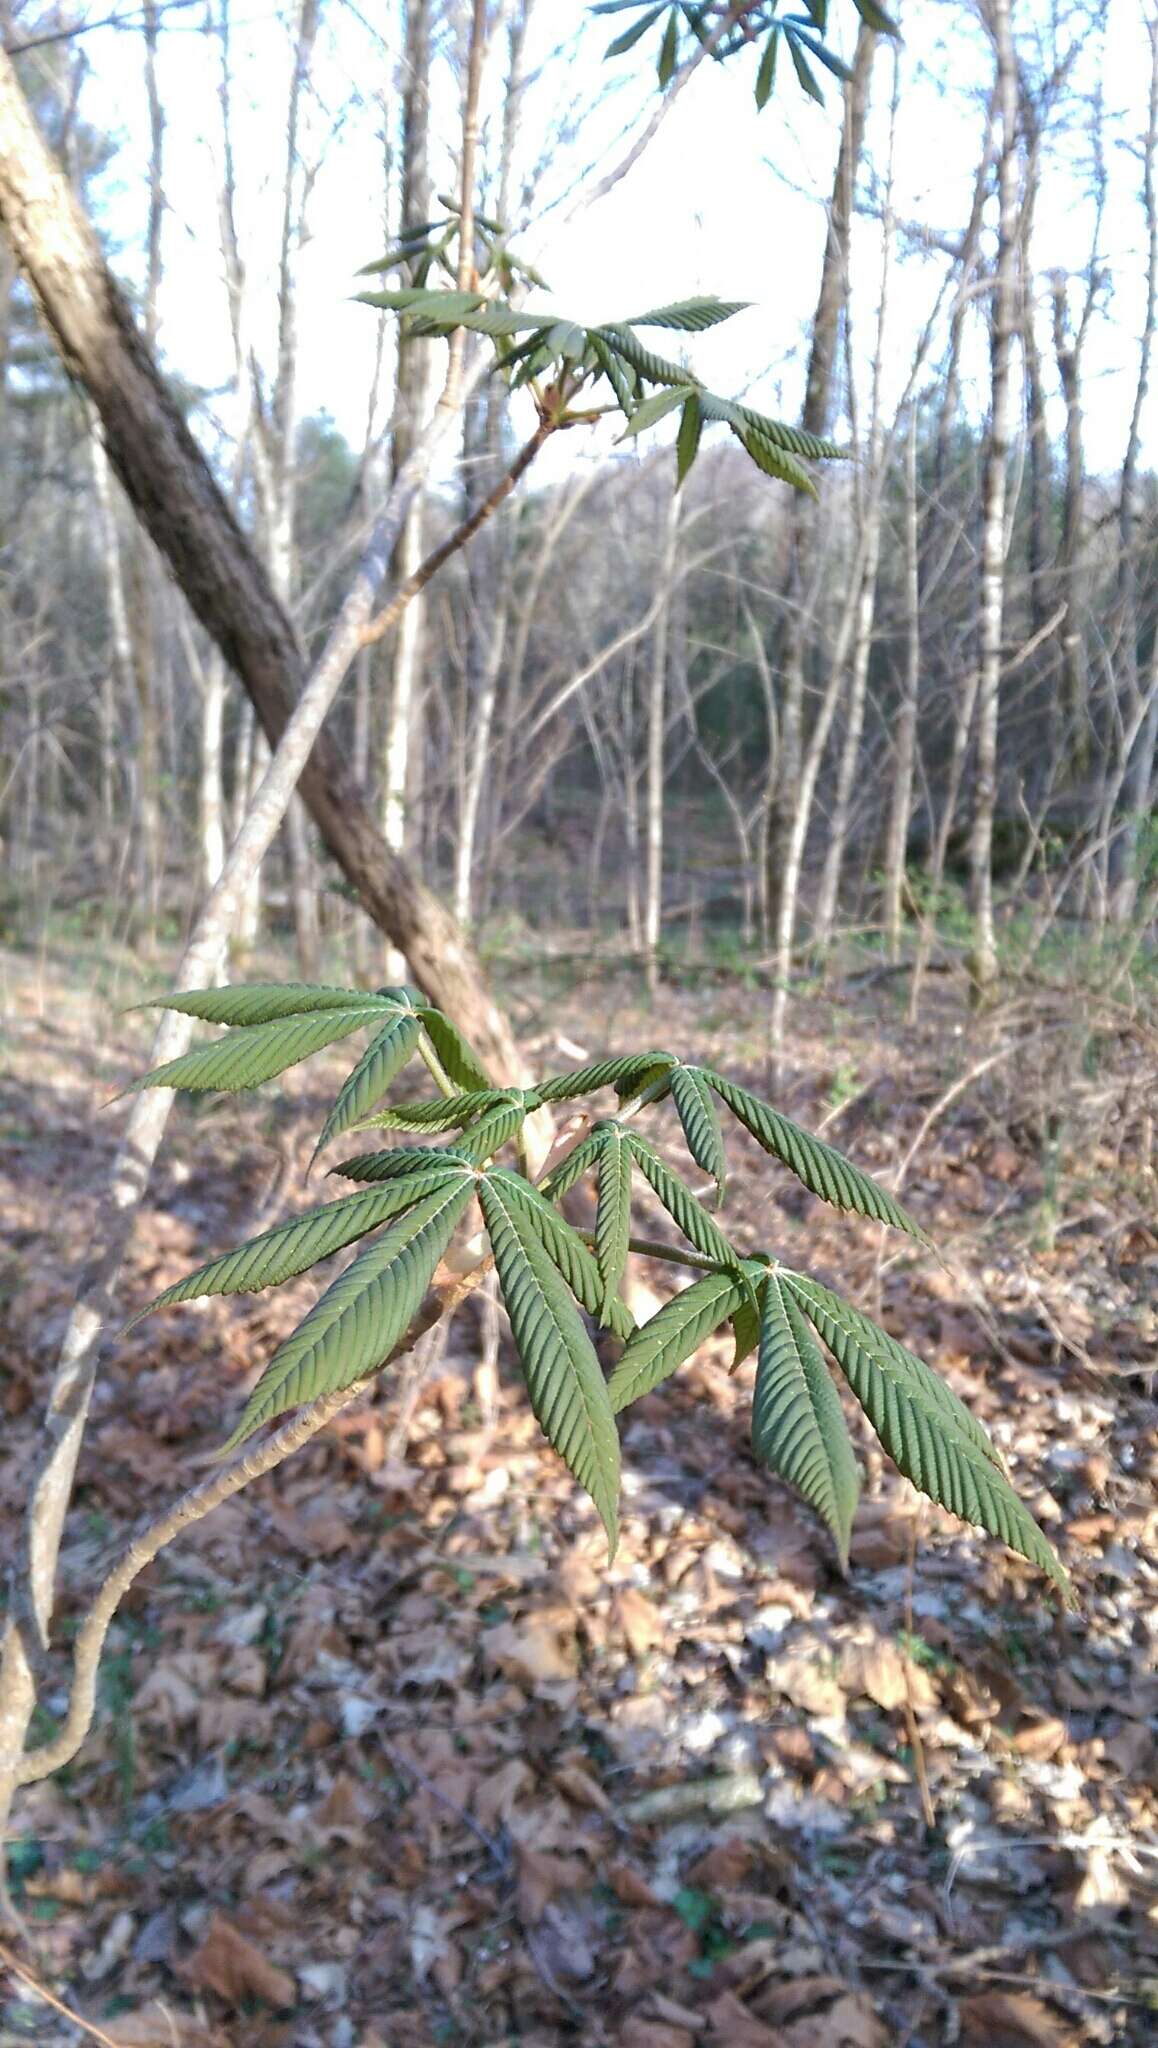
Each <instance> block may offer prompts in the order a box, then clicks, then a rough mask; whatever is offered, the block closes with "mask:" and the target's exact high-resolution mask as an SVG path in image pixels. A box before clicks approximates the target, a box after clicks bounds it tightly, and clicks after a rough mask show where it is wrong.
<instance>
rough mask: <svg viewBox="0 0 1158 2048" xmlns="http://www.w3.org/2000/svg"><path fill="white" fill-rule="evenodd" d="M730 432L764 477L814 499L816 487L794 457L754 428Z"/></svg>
mask: <svg viewBox="0 0 1158 2048" xmlns="http://www.w3.org/2000/svg"><path fill="white" fill-rule="evenodd" d="M732 431H733V433H734V434H735V436H736V439H737V441H739V443H740V445H741V447H742V448H743V449H744V451H745V453H746V454H748V455H750V456H751V458H752V460H753V462H754V463H755V465H756V467H757V469H762V470H763V472H764V474H765V476H771V477H775V478H776V481H777V483H781V484H791V486H792V489H793V490H794V491H804V492H805V493H806V494H807V495H808V497H810V498H815V497H816V495H817V491H816V485H815V483H814V482H813V480H812V478H811V477H810V476H809V474H808V471H807V470H806V469H805V467H804V464H803V463H802V462H798V461H797V459H796V457H795V455H789V454H788V452H787V450H786V449H784V448H777V447H776V446H775V445H774V444H773V443H772V442H771V441H766V440H765V439H764V436H763V435H762V434H758V433H757V432H756V430H755V428H754V427H734V428H733V429H732Z"/></svg>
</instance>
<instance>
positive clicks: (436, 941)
mask: <svg viewBox="0 0 1158 2048" xmlns="http://www.w3.org/2000/svg"><path fill="white" fill-rule="evenodd" d="M0 222H2V224H3V227H4V230H5V232H6V233H7V235H8V236H9V237H10V239H11V242H12V244H13V247H14V249H15V252H16V255H17V259H18V261H19V263H20V265H21V267H22V269H23V270H24V272H25V274H26V276H27V277H28V280H29V282H30V284H31V286H32V289H33V292H34V295H35V297H36V300H37V303H38V305H39V307H40V310H41V314H42V317H43V318H44V321H45V323H46V325H47V326H48V328H49V329H50V331H51V333H52V334H53V336H54V338H55V340H56V343H57V346H58V348H59V349H60V352H61V355H62V357H63V359H64V361H65V363H66V365H67V367H68V369H69V371H70V373H71V374H72V375H73V376H74V377H75V378H76V379H77V381H78V382H79V383H80V384H82V385H83V386H84V388H85V389H86V390H87V391H88V392H89V395H90V396H91V398H92V400H93V402H94V403H95V405H96V406H97V409H98V411H99V412H100V415H101V419H102V421H103V424H104V431H105V443H106V447H107V449H108V453H109V459H110V462H111V463H112V465H113V467H114V468H115V469H116V471H117V474H118V476H119V477H120V479H121V482H122V484H123V485H124V488H125V490H126V492H127V494H128V496H129V499H130V501H131V503H132V504H133V506H134V508H135V509H136V512H137V515H138V517H139V518H140V519H141V521H142V523H143V524H144V525H145V527H146V528H147V529H148V531H149V533H150V534H151V536H152V538H153V540H154V542H155V543H156V545H157V547H158V548H159V549H160V550H161V552H162V553H163V554H164V555H165V556H166V558H167V559H168V561H169V563H170V566H171V568H172V570H173V573H174V576H175V577H176V579H177V582H178V583H179V584H180V586H181V588H182V590H183V591H184V592H185V595H186V597H187V598H188V600H189V602H190V604H191V606H192V608H193V611H194V612H195V613H196V615H197V617H198V618H200V620H201V622H202V624H203V625H204V626H205V628H206V630H207V632H208V633H209V634H210V635H211V637H212V638H213V639H214V640H215V641H216V642H217V644H218V646H219V647H220V648H221V650H222V652H223V654H224V655H225V658H226V660H227V661H228V662H229V663H230V665H231V666H232V667H233V668H234V669H235V670H236V672H237V674H238V675H239V676H240V677H241V680H242V682H243V683H244V685H245V688H246V690H247V691H248V693H249V695H250V696H251V698H252V699H253V702H254V704H255V706H256V708H257V711H258V715H259V717H260V718H261V720H262V723H263V725H264V727H265V729H266V732H267V734H268V735H269V737H270V738H271V740H273V741H274V742H275V743H276V741H277V740H278V739H279V738H280V736H281V734H282V732H283V731H284V730H285V728H286V724H287V722H288V719H289V715H290V712H291V709H292V707H293V704H294V701H295V699H296V697H297V695H298V694H299V692H300V689H301V685H302V681H303V677H304V662H303V659H302V654H301V650H300V648H299V646H298V643H297V640H296V638H295V635H294V632H293V628H292V626H291V625H290V622H289V620H288V619H287V617H286V614H285V611H284V608H283V607H282V606H281V605H280V604H279V602H278V600H277V597H276V594H275V593H274V592H273V590H272V589H271V587H270V584H269V579H268V577H267V576H266V575H265V573H264V571H263V570H262V568H261V565H260V564H259V563H258V561H257V560H256V558H255V556H254V553H253V550H252V549H251V547H250V546H249V543H248V542H247V540H246V538H245V536H244V534H243V533H242V531H241V529H240V527H239V526H238V524H237V521H236V519H235V518H234V516H233V514H232V512H231V511H230V509H229V507H228V505H227V504H226V502H225V499H224V498H223V496H222V494H221V491H220V489H219V488H218V485H217V483H216V481H215V479H214V478H213V475H212V473H211V471H210V469H209V467H208V465H207V463H206V461H205V458H204V456H203V455H202V453H201V450H200V449H199V448H198V446H197V443H196V442H195V440H194V439H193V436H192V434H191V433H190V431H189V428H188V426H187V424H186V422H185V419H184V417H183V415H182V413H181V411H180V409H179V408H178V407H177V406H176V405H175V404H174V402H173V400H172V398H171V397H170V395H169V393H168V391H167V390H166V387H165V385H164V383H163V381H162V379H161V377H160V375H159V373H158V371H157V369H156V366H155V364H154V362H153V360H152V358H151V356H150V355H149V352H148V350H147V349H146V348H145V346H144V344H143V342H142V340H141V337H140V335H139V333H138V332H137V329H136V327H135V325H134V322H133V319H132V315H131V313H130V312H129V309H128V307H127V305H126V304H125V301H124V298H123V295H122V294H121V292H120V290H119V288H118V286H117V285H116V283H115V281H114V280H113V278H112V277H111V276H110V274H109V272H108V269H107V267H106V265H105V263H104V260H103V258H102V256H101V253H100V250H99V247H98V245H97V243H96V240H95V237H94V236H93V234H92V230H91V229H90V228H89V226H88V224H87V222H86V221H85V220H84V217H83V215H82V214H81V213H80V211H79V209H78V207H77V205H76V202H75V200H74V198H73V196H72V193H71V192H70V190H69V188H68V185H67V183H66V181H65V180H64V179H63V178H62V176H61V174H60V172H59V170H58V169H57V168H56V166H55V164H54V163H53V161H52V158H51V156H50V155H49V152H48V150H47V149H46V147H45V144H44V141H43V138H42V137H41V135H40V133H39V130H38V129H37V127H36V124H35V122H34V121H33V119H32V117H31V115H30V113H29V110H28V106H27V103H26V102H25V100H24V96H23V94H22V93H21V91H20V87H19V83H18V81H17V79H16V76H15V73H14V71H13V68H12V65H11V62H10V60H9V59H8V58H7V57H6V56H4V55H3V53H0ZM456 410H457V398H456V399H454V400H451V401H448V403H447V405H446V406H445V407H444V408H443V409H442V412H441V413H440V418H441V419H442V420H443V423H444V426H445V422H446V420H447V419H448V417H453V415H454V413H455V411H456ZM440 431H441V430H440ZM434 445H435V444H434V442H433V441H432V440H427V441H426V442H425V443H424V444H423V446H422V448H421V449H419V450H416V452H415V457H414V458H413V459H412V465H408V466H407V470H406V472H404V475H403V477H401V478H399V480H398V484H397V485H396V487H395V491H394V492H393V493H392V496H391V500H390V504H389V507H388V508H387V511H386V512H384V513H383V516H382V518H381V519H380V521H379V522H378V526H377V528H376V530H375V533H374V535H373V536H372V538H371V541H370V543H369V544H368V546H367V549H366V551H365V553H364V556H363V565H362V567H361V569H360V570H359V573H358V576H357V578H356V579H355V584H354V588H353V589H352V591H351V597H350V599H349V600H348V604H352V603H353V600H354V592H355V591H356V592H357V602H358V607H359V608H360V612H361V618H362V619H363V620H364V619H368V617H369V615H370V612H371V610H372V608H373V604H374V600H375V595H376V591H377V587H378V584H379V583H380V581H381V578H382V575H383V573H384V567H385V560H386V559H387V558H385V557H383V556H382V553H381V549H382V546H383V544H384V543H388V544H389V545H390V546H391V547H392V545H393V542H394V539H395V523H396V515H397V508H398V507H399V506H400V505H408V504H409V502H410V498H411V494H412V492H413V491H414V490H415V489H416V488H417V486H418V483H419V481H420V479H421V477H422V476H423V475H424V474H425V472H426V469H427V467H428V465H429V462H430V459H431V454H432V450H433V446H434ZM347 616H349V614H348V613H347ZM351 651H353V650H351ZM301 788H302V794H303V796H304V798H305V800H306V803H307V805H308V807H309V810H310V813H311V815H312V817H313V819H314V822H315V824H316V825H317V827H318V830H319V832H320V833H321V835H322V839H323V841H324V842H325V844H326V845H327V846H328V847H329V849H330V851H331V853H332V854H333V855H334V857H335V859H336V860H337V861H338V862H339V865H340V866H341V867H342V869H343V871H344V872H345V874H346V876H347V879H348V880H349V881H350V883H351V884H352V886H353V887H354V889H355V890H356V891H357V893H358V895H359V896H360V898H361V900H362V902H363V904H364V905H365V907H366V909H367V910H368V911H369V913H370V915H371V916H372V917H373V918H374V920H375V922H376V923H377V924H379V926H380V927H381V928H382V930H383V931H385V932H386V933H387V934H388V936H390V937H391V938H392V939H393V941H394V943H395V944H396V945H398V946H399V948H400V950H401V951H402V952H404V954H405V955H406V958H407V960H408V961H409V963H410V968H411V972H412V974H413V977H414V979H415V980H416V981H417V982H418V983H419V984H420V985H421V986H422V987H423V988H424V989H425V990H426V992H427V993H428V995H429V996H430V997H431V999H432V1001H434V1002H436V1003H438V1004H439V1006H440V1007H441V1008H443V1009H445V1010H447V1011H449V1012H450V1013H451V1014H452V1015H454V1016H455V1017H456V1018H457V1020H458V1022H459V1023H460V1024H461V1025H462V1027H463V1028H464V1029H465V1030H466V1031H467V1033H468V1034H469V1035H470V1037H471V1038H472V1040H473V1041H474V1043H475V1044H476V1045H477V1046H478V1048H479V1051H480V1053H481V1055H482V1057H483V1058H484V1059H485V1060H486V1061H487V1062H488V1064H489V1065H490V1067H491V1069H492V1071H493V1072H494V1073H495V1074H496V1075H497V1076H499V1077H505V1078H507V1079H512V1080H513V1079H516V1078H517V1077H518V1076H519V1075H521V1074H522V1072H523V1067H522V1063H521V1061H520V1059H519V1057H518V1053H517V1051H516V1048H515V1045H514V1041H513V1039H512V1037H511V1034H510V1030H509V1027H508V1025H507V1023H506V1021H505V1019H504V1018H503V1017H502V1015H501V1013H500V1012H499V1010H498V1009H497V1008H496V1007H495V1005H494V1003H493V1002H492V1001H491V999H490V997H489V995H488V994H487V993H486V990H485V986H484V984H483V981H482V977H481V974H480V972H479V969H478V966H477V964H476V962H475V959H474V957H473V954H472V953H471V951H470V949H469V947H468V946H467V944H466V942H465V941H464V939H463V935H462V933H461V932H460V931H459V929H458V926H457V925H456V924H455V922H454V920H453V918H452V917H451V916H450V915H449V913H448V912H447V910H446V909H445V908H444V907H443V905H442V904H441V903H440V902H439V901H438V899H437V898H436V897H434V896H433V895H432V894H431V893H430V891H429V890H427V889H425V888H424V887H423V886H422V884H421V882H420V881H419V880H418V878H417V877H416V876H415V875H414V874H413V873H412V871H411V870H410V869H409V867H408V866H407V865H406V863H405V862H404V861H402V860H401V859H400V858H399V856H398V855H397V854H396V853H395V852H394V850H393V849H392V848H390V847H388V846H387V845H386V844H385V842H384V841H383V839H382V837H381V835H380V834H379V832H378V831H377V830H376V829H375V827H374V824H373V821H372V819H371V818H370V816H369V814H368V812H367V809H366V806H365V803H364V802H363V800H362V798H361V794H360V792H359V791H357V790H356V789H355V788H354V786H353V783H352V781H351V778H350V776H349V773H348V770H347V767H346V764H345V762H344V760H343V758H342V755H341V753H340V752H339V750H338V749H337V748H336V747H335V745H334V744H333V742H332V741H331V740H330V739H329V738H328V736H327V735H326V734H325V733H324V732H323V733H319V735H318V738H317V739H316V741H315V743H314V746H313V750H312V752H311V754H310V757H309V761H308V762H307V764H306V766H305V768H304V770H303V773H302V779H301Z"/></svg>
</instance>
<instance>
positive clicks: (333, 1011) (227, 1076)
mask: <svg viewBox="0 0 1158 2048" xmlns="http://www.w3.org/2000/svg"><path fill="white" fill-rule="evenodd" d="M222 993H225V991H222ZM347 1003H349V998H347ZM381 1017H382V1005H381V1004H380V1003H377V1004H376V1003H373V1002H372V1001H369V1000H362V999H359V1006H358V1008H356V1009H354V1008H351V1007H346V1008H344V1009H338V1008H336V1007H334V1008H330V1007H327V1008H326V1009H324V1010H320V1011H318V1012H317V1013H316V1014H314V1015H312V1016H292V1017H285V1018H282V1019H280V1020H279V1021H278V1022H277V1023H273V1024H239V1025H237V1026H236V1027H235V1028H234V1029H233V1030H232V1031H231V1032H230V1033H229V1036H228V1037H227V1038H218V1039H215V1040H214V1042H213V1044H212V1045H199V1046H198V1047H197V1048H196V1050H195V1051H194V1052H186V1053H182V1054H181V1056H180V1058H179V1059H175V1060H167V1061H166V1062H165V1065H164V1066H161V1067H154V1068H153V1071H152V1073H151V1074H145V1075H143V1076H142V1078H141V1079H140V1080H139V1081H134V1082H133V1084H132V1087H133V1089H134V1090H136V1089H138V1088H193V1089H201V1088H220V1089H223V1090H225V1091H226V1092H229V1093H232V1092H234V1091H236V1090H237V1089H240V1088H257V1087H259V1086H260V1084H261V1083H262V1082H263V1081H272V1080H273V1078H274V1075H275V1074H283V1073H284V1072H285V1070H286V1068H287V1067H293V1066H296V1065H297V1063H298V1061H299V1060H304V1059H308V1058H309V1056H310V1054H311V1053H313V1052H321V1050H322V1048H323V1046H327V1045H336V1044H337V1042H338V1040H339V1039H342V1038H348V1037H349V1036H350V1033H351V1032H352V1031H361V1030H362V1029H363V1028H364V1027H365V1026H366V1025H367V1024H377V1023H379V1022H380V1021H381Z"/></svg>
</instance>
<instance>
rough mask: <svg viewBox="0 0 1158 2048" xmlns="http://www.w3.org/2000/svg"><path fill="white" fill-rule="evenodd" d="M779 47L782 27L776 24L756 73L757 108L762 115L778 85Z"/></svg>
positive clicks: (770, 31)
mask: <svg viewBox="0 0 1158 2048" xmlns="http://www.w3.org/2000/svg"><path fill="white" fill-rule="evenodd" d="M779 47H780V25H779V23H778V22H776V23H774V24H773V26H772V28H771V29H770V30H769V33H768V40H767V42H766V43H765V45H764V55H763V56H762V57H761V59H760V69H759V70H758V72H757V73H756V106H757V109H758V111H759V112H760V113H763V111H764V108H765V107H766V106H767V104H768V102H769V100H770V99H771V97H772V88H773V86H774V85H775V83H776V53H777V51H778V49H779Z"/></svg>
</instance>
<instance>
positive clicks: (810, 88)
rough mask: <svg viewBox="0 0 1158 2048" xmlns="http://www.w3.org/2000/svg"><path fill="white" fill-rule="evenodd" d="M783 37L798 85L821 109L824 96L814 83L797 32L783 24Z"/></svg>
mask: <svg viewBox="0 0 1158 2048" xmlns="http://www.w3.org/2000/svg"><path fill="white" fill-rule="evenodd" d="M784 37H785V41H786V42H787V44H788V55H789V56H790V57H791V59H792V68H793V70H794V71H795V73H796V76H797V79H798V81H799V83H800V84H801V85H802V86H803V87H804V90H805V92H806V93H807V94H808V97H809V99H810V100H815V101H816V104H817V106H818V107H822V106H823V105H824V94H823V93H822V92H821V90H820V87H819V85H818V84H817V82H816V76H815V73H814V72H813V71H812V69H811V67H810V65H809V62H808V59H807V57H806V56H805V55H804V51H803V50H802V49H801V47H800V32H799V30H798V29H793V28H791V27H790V26H789V25H788V23H787V22H786V23H785V24H784Z"/></svg>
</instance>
